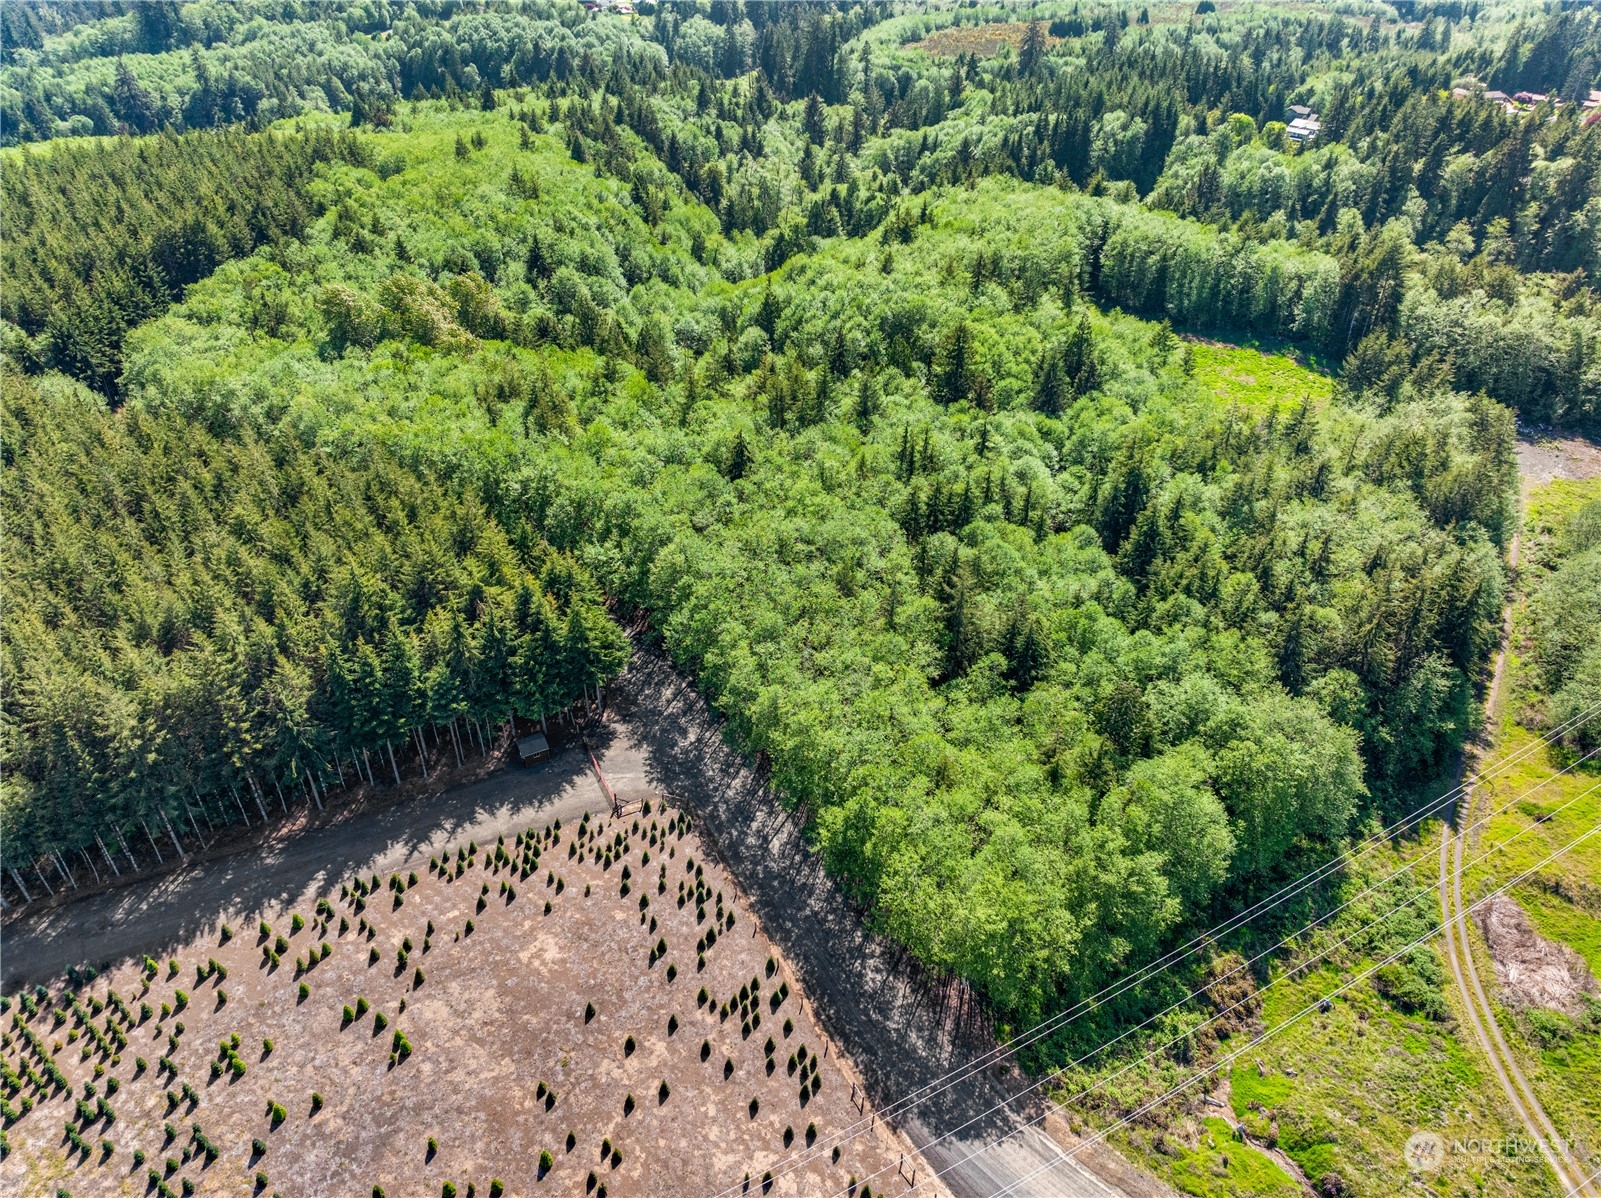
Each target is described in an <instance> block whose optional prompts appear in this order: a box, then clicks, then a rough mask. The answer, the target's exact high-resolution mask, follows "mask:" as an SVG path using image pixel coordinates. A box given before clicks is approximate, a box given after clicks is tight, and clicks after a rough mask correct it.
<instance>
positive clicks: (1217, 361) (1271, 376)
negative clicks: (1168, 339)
mask: <svg viewBox="0 0 1601 1198" xmlns="http://www.w3.org/2000/svg"><path fill="white" fill-rule="evenodd" d="M1185 345H1186V347H1187V349H1188V350H1189V353H1190V361H1191V363H1192V365H1193V369H1194V373H1193V376H1192V377H1193V378H1194V379H1195V383H1196V385H1197V386H1198V387H1199V388H1200V389H1201V390H1202V391H1204V392H1206V393H1207V394H1210V395H1213V396H1215V397H1216V398H1217V399H1218V400H1219V401H1220V402H1222V403H1225V404H1230V405H1233V404H1239V405H1242V406H1244V407H1247V408H1250V409H1251V410H1252V411H1261V412H1267V411H1269V410H1271V409H1272V408H1273V407H1274V406H1275V405H1277V406H1279V407H1280V408H1283V409H1286V410H1288V409H1293V408H1295V407H1298V406H1299V405H1300V404H1301V402H1302V400H1311V401H1312V404H1313V406H1314V407H1321V406H1323V405H1324V404H1326V403H1328V402H1329V400H1330V399H1332V398H1333V395H1334V384H1333V381H1332V380H1331V379H1330V378H1329V376H1328V375H1326V374H1322V373H1320V372H1318V371H1316V370H1313V369H1311V368H1309V367H1307V366H1304V365H1302V364H1301V363H1300V362H1297V361H1296V360H1295V359H1293V358H1291V357H1289V356H1287V355H1285V354H1282V353H1271V352H1264V351H1263V350H1260V349H1255V348H1250V347H1248V346H1241V345H1227V344H1224V343H1222V342H1218V341H1186V342H1185Z"/></svg>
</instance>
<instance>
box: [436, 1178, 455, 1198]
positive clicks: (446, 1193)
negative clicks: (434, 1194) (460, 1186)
mask: <svg viewBox="0 0 1601 1198" xmlns="http://www.w3.org/2000/svg"><path fill="white" fill-rule="evenodd" d="M439 1198H456V1183H455V1182H453V1181H447V1182H446V1183H445V1184H444V1185H442V1186H440V1187H439Z"/></svg>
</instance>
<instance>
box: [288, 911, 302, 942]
mask: <svg viewBox="0 0 1601 1198" xmlns="http://www.w3.org/2000/svg"><path fill="white" fill-rule="evenodd" d="M305 926H306V920H305V917H304V916H302V915H300V914H299V913H296V914H295V915H292V916H291V917H290V919H289V934H290V935H291V936H293V935H294V934H295V933H296V932H298V931H300V929H301V928H303V927H305Z"/></svg>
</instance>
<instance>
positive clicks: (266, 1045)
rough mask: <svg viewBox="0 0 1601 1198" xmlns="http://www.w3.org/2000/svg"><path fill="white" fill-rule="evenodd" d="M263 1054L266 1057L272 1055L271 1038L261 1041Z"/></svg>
mask: <svg viewBox="0 0 1601 1198" xmlns="http://www.w3.org/2000/svg"><path fill="white" fill-rule="evenodd" d="M261 1055H262V1056H264V1057H270V1056H271V1055H272V1041H271V1040H268V1039H265V1038H264V1039H263V1040H262V1041H261Z"/></svg>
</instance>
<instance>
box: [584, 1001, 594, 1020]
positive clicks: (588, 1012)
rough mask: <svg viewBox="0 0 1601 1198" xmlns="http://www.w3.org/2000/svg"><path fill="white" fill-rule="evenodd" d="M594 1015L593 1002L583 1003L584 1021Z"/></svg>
mask: <svg viewBox="0 0 1601 1198" xmlns="http://www.w3.org/2000/svg"><path fill="white" fill-rule="evenodd" d="M594 1017H595V1004H594V1003H592V1002H590V1003H585V1004H584V1022H585V1023H588V1022H589V1021H590V1020H591V1019H593V1018H594Z"/></svg>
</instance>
